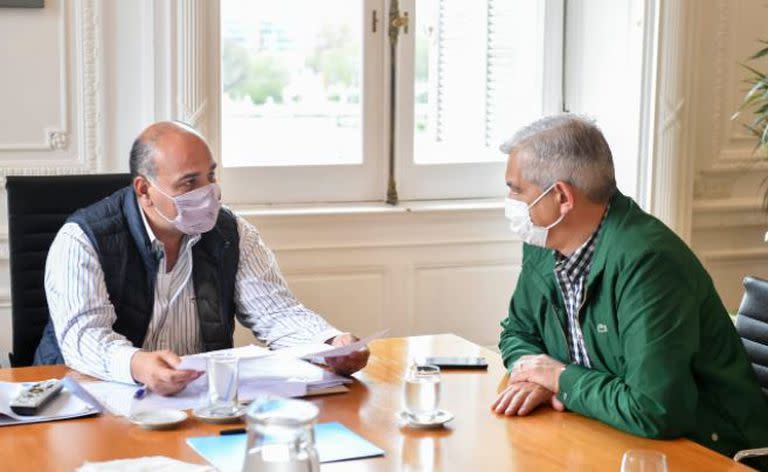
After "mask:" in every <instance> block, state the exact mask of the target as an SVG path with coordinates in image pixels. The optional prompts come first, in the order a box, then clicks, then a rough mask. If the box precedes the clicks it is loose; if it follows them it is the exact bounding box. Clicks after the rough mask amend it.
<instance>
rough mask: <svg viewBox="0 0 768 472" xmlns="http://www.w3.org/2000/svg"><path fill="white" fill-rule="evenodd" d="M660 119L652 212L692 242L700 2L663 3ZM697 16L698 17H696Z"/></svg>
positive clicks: (658, 88)
mask: <svg viewBox="0 0 768 472" xmlns="http://www.w3.org/2000/svg"><path fill="white" fill-rule="evenodd" d="M657 5H658V8H659V32H658V39H657V41H656V42H655V46H656V52H657V55H658V57H657V77H656V79H657V81H656V97H655V101H656V104H657V106H656V113H657V116H656V119H655V120H654V122H655V125H654V126H655V130H654V132H653V135H654V146H653V147H654V149H653V153H652V155H653V158H652V163H651V169H652V170H651V179H650V181H651V183H652V185H651V190H650V198H649V200H650V210H651V213H653V214H654V215H656V216H657V217H658V218H659V219H661V220H662V221H664V222H665V223H666V224H667V225H668V226H669V227H670V228H672V229H673V230H674V231H675V232H676V233H677V234H678V235H680V237H682V238H683V239H684V240H689V239H690V232H691V230H690V226H691V225H690V221H691V218H690V206H691V201H692V199H693V159H692V156H690V143H689V140H690V136H689V135H690V133H689V130H690V128H691V127H690V126H689V124H690V114H691V106H690V100H689V97H690V96H691V90H689V88H690V87H689V86H690V84H691V83H692V82H691V81H690V80H689V77H690V70H691V68H690V62H691V60H690V58H691V57H692V56H693V54H691V49H692V48H691V45H692V44H693V43H692V41H691V34H692V32H693V31H692V30H693V28H692V27H691V25H692V24H695V21H694V20H695V18H693V17H694V16H695V14H696V2H693V1H691V0H681V1H675V2H658V3H657ZM692 18H693V19H692Z"/></svg>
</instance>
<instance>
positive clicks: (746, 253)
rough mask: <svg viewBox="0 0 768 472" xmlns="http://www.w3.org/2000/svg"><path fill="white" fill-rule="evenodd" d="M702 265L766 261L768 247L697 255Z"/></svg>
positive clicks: (717, 251) (713, 251)
mask: <svg viewBox="0 0 768 472" xmlns="http://www.w3.org/2000/svg"><path fill="white" fill-rule="evenodd" d="M699 257H700V258H701V260H702V262H703V263H704V265H708V264H710V263H723V262H734V263H738V262H755V261H756V260H760V261H764V260H766V259H768V246H766V247H754V248H747V249H718V250H709V251H701V252H700V253H699Z"/></svg>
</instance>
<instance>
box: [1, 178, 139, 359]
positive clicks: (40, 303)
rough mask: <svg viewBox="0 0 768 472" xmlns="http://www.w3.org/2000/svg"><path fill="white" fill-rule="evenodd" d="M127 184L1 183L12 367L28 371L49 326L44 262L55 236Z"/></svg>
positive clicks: (116, 180)
mask: <svg viewBox="0 0 768 472" xmlns="http://www.w3.org/2000/svg"><path fill="white" fill-rule="evenodd" d="M130 183H131V177H130V175H128V174H104V175H67V176H50V177H49V176H40V177H37V176H36V177H12V176H9V177H8V178H7V179H6V184H5V188H6V190H7V192H8V242H9V246H10V268H11V302H12V303H11V304H12V307H11V318H12V325H13V352H12V353H11V356H10V358H11V365H12V366H13V367H21V366H28V365H32V360H33V358H34V355H35V350H36V349H37V345H38V344H39V343H40V339H41V337H42V334H43V329H44V328H45V325H46V324H47V323H48V318H49V314H48V303H47V301H46V298H45V288H44V286H43V278H44V274H45V258H46V257H47V256H48V248H49V247H50V245H51V242H53V238H54V237H55V236H56V232H58V231H59V228H61V226H62V225H63V224H64V221H66V219H67V218H68V217H69V215H70V214H72V213H73V212H74V211H75V210H77V209H79V208H83V207H86V206H88V205H90V204H92V203H95V202H97V201H99V200H101V199H102V198H104V197H107V196H108V195H110V194H112V193H113V192H115V191H116V190H118V189H120V188H122V187H125V186H126V185H128V184H130Z"/></svg>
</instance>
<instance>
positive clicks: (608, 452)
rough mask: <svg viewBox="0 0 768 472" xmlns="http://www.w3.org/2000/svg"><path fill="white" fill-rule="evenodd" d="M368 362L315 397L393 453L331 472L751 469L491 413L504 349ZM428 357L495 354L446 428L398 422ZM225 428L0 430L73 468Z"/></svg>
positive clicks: (452, 341)
mask: <svg viewBox="0 0 768 472" xmlns="http://www.w3.org/2000/svg"><path fill="white" fill-rule="evenodd" d="M370 347H371V359H370V362H369V365H368V367H367V368H366V369H365V370H363V371H362V372H359V373H357V374H355V379H356V380H355V382H354V383H353V384H352V386H351V389H350V391H349V392H348V393H344V394H337V395H330V396H325V397H315V398H313V399H311V401H312V402H313V403H315V404H317V405H318V406H319V407H320V418H319V421H321V422H324V421H339V422H341V423H343V424H344V425H346V426H347V427H348V428H350V429H351V430H353V431H355V432H356V433H358V434H360V435H361V436H363V437H365V438H366V439H368V440H369V441H371V442H373V443H374V444H376V445H377V446H379V447H380V448H382V449H384V450H385V451H386V455H385V456H384V457H380V458H373V459H367V460H356V461H348V462H339V463H333V464H323V466H322V470H327V471H398V470H402V471H469V470H479V471H484V470H503V471H556V470H569V471H581V470H583V471H601V470H606V471H618V470H619V468H620V464H621V457H622V454H623V453H624V451H626V450H628V449H655V450H658V451H661V452H664V453H665V454H666V455H667V460H668V464H669V470H670V471H688V470H690V471H697V472H702V471H739V470H751V469H748V468H747V467H744V466H742V465H740V464H737V463H735V462H733V461H732V460H731V459H729V458H727V457H725V456H722V455H720V454H717V453H715V452H713V451H710V450H709V449H706V448H704V447H703V446H700V445H698V444H696V443H694V442H692V441H688V440H686V439H677V440H672V441H654V440H648V439H643V438H639V437H635V436H631V435H629V434H625V433H622V432H620V431H618V430H616V429H613V428H611V427H609V426H606V425H604V424H602V423H599V422H597V421H594V420H591V419H588V418H584V417H582V416H579V415H577V414H574V413H568V412H565V413H559V412H555V411H553V410H551V409H549V408H542V409H541V410H538V411H536V412H534V414H532V415H531V416H528V417H519V418H517V417H516V418H505V417H501V416H496V415H494V414H493V413H492V412H491V411H490V405H491V403H492V402H493V400H494V398H495V397H496V392H497V391H498V389H499V386H500V385H501V382H503V378H504V374H505V370H504V367H503V366H502V364H501V360H500V358H499V356H498V354H496V353H494V352H492V351H489V350H487V349H483V348H481V347H479V346H477V345H475V344H472V343H470V342H469V341H466V340H464V339H462V338H460V337H458V336H455V335H450V334H444V335H435V336H417V337H409V338H392V339H381V340H377V341H374V342H373V343H372V344H371V346H370ZM426 355H438V356H439V355H442V356H475V355H481V356H484V357H486V358H487V359H488V361H489V367H488V370H487V371H484V370H481V371H443V373H442V387H441V399H440V407H441V408H444V409H446V410H449V411H450V412H452V413H453V414H454V415H455V419H454V420H453V421H451V422H450V423H448V426H447V427H446V428H444V429H438V430H408V429H401V428H400V427H398V423H397V420H396V418H395V414H396V412H397V411H399V410H400V408H401V407H402V404H403V400H402V391H403V381H402V377H403V373H404V370H405V367H406V366H407V365H408V361H409V359H411V358H413V357H420V356H426ZM68 372H69V371H68V369H67V368H66V367H64V366H45V367H28V368H20V369H5V370H0V380H3V381H14V382H20V381H32V380H40V379H47V378H52V377H62V376H63V375H65V374H67V373H68ZM221 429H222V426H216V425H208V424H203V423H201V422H199V421H197V420H195V419H194V418H190V419H188V420H187V421H186V422H185V423H183V424H182V425H181V426H180V427H179V428H177V429H174V430H170V431H147V430H144V429H141V428H139V427H138V426H134V425H133V424H131V423H130V422H128V420H127V419H125V418H122V417H116V416H112V415H110V414H108V413H105V414H103V415H101V416H98V417H91V418H81V419H74V420H64V421H57V422H51V423H42V424H34V425H23V426H8V427H3V428H0V470H13V471H16V470H19V471H47V470H51V471H54V470H55V471H68V470H73V469H75V468H77V467H78V466H80V465H81V464H83V463H84V462H85V461H105V460H110V459H119V458H130V457H140V456H152V455H163V456H169V457H173V458H176V459H180V460H183V461H188V462H195V463H204V461H203V459H202V458H201V457H200V456H198V455H197V454H196V453H195V452H194V451H192V449H190V448H189V447H188V446H187V445H186V443H185V440H186V439H187V438H188V437H192V436H205V435H213V434H218V432H219V431H220V430H221Z"/></svg>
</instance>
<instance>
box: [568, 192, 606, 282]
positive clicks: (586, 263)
mask: <svg viewBox="0 0 768 472" xmlns="http://www.w3.org/2000/svg"><path fill="white" fill-rule="evenodd" d="M610 207H611V205H610V204H608V205H607V206H606V207H605V211H604V212H603V218H602V219H601V220H600V224H599V225H597V229H595V231H594V232H593V233H592V235H591V236H590V237H589V238H588V239H587V240H586V241H585V242H584V244H582V245H581V246H579V248H578V249H576V250H575V251H573V254H571V255H570V256H566V255H563V254H561V253H560V252H559V251H555V271H557V272H558V273H560V274H564V275H566V276H567V277H568V278H569V279H570V280H576V278H577V277H579V276H581V275H586V274H587V273H588V272H589V268H590V266H591V265H592V255H593V254H594V253H595V246H596V243H597V235H598V234H599V233H600V229H601V228H602V227H603V223H605V217H606V215H607V214H608V210H609V209H610Z"/></svg>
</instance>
